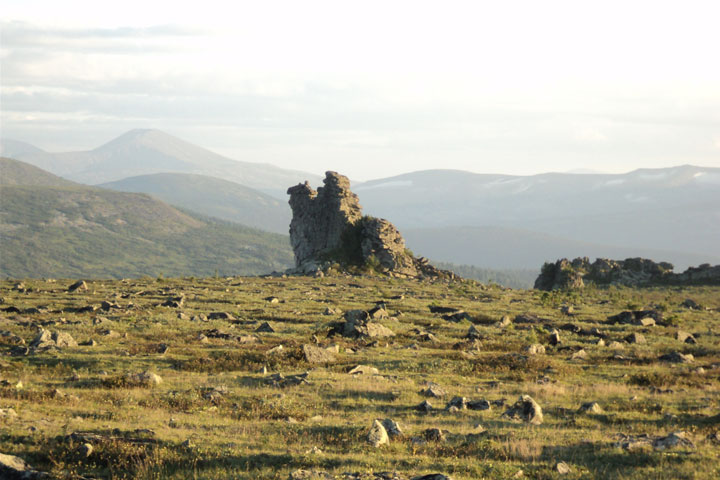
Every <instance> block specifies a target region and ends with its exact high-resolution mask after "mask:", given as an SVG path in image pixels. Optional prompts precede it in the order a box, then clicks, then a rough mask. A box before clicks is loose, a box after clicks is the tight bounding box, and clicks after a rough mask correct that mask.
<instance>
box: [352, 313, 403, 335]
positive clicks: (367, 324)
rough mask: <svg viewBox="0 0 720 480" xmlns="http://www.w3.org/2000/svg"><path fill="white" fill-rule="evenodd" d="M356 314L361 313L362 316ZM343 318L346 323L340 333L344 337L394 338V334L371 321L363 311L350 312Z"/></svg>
mask: <svg viewBox="0 0 720 480" xmlns="http://www.w3.org/2000/svg"><path fill="white" fill-rule="evenodd" d="M356 312H362V314H364V315H362V314H360V313H356ZM363 317H364V318H363ZM345 318H346V322H345V323H344V324H343V325H342V326H341V327H340V331H341V333H342V335H343V336H345V337H354V338H358V337H368V338H385V337H393V336H395V333H394V332H393V331H392V330H390V329H389V328H387V327H386V326H384V325H382V324H381V323H378V322H374V321H371V320H370V318H369V314H368V313H367V312H365V311H363V310H350V311H349V312H347V313H346V314H345Z"/></svg>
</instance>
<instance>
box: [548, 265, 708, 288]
mask: <svg viewBox="0 0 720 480" xmlns="http://www.w3.org/2000/svg"><path fill="white" fill-rule="evenodd" d="M586 283H593V284H595V285H600V286H605V285H624V286H629V287H637V286H648V285H688V284H708V285H720V265H716V266H714V267H712V266H710V265H709V264H704V265H700V266H699V267H690V268H688V269H687V270H686V271H685V272H683V273H674V272H673V265H672V264H671V263H668V262H654V261H652V260H648V259H646V258H628V259H625V260H608V259H606V258H598V259H596V260H595V261H594V262H592V263H590V260H589V259H588V258H587V257H580V258H576V259H574V260H568V259H567V258H562V259H560V260H558V261H556V262H555V263H545V264H544V265H543V266H542V269H541V271H540V275H539V276H538V278H537V280H535V288H536V289H538V290H560V289H574V288H582V287H584V286H585V284H586Z"/></svg>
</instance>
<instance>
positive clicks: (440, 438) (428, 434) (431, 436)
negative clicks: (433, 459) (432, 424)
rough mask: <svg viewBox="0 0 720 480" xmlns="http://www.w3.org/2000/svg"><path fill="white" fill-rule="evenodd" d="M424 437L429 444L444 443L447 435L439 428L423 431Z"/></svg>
mask: <svg viewBox="0 0 720 480" xmlns="http://www.w3.org/2000/svg"><path fill="white" fill-rule="evenodd" d="M422 436H423V438H424V439H425V440H427V441H428V442H444V441H445V433H444V432H443V431H442V430H440V429H439V428H428V429H427V430H423V432H422Z"/></svg>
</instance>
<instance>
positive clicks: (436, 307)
mask: <svg viewBox="0 0 720 480" xmlns="http://www.w3.org/2000/svg"><path fill="white" fill-rule="evenodd" d="M428 308H429V309H430V313H456V312H461V311H462V310H460V309H459V308H456V307H443V306H439V305H430V306H428Z"/></svg>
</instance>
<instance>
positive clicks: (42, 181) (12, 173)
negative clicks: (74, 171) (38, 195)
mask: <svg viewBox="0 0 720 480" xmlns="http://www.w3.org/2000/svg"><path fill="white" fill-rule="evenodd" d="M0 185H38V186H54V187H63V186H66V187H67V186H72V185H75V183H73V182H71V181H70V180H65V179H64V178H60V177H58V176H56V175H53V174H52V173H48V172H46V171H45V170H42V169H40V168H37V167H34V166H32V165H30V164H29V163H25V162H20V161H18V160H13V159H12V158H5V157H0Z"/></svg>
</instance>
